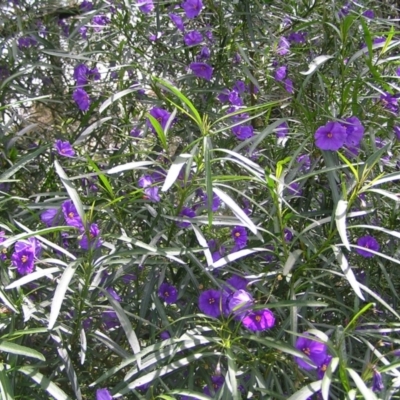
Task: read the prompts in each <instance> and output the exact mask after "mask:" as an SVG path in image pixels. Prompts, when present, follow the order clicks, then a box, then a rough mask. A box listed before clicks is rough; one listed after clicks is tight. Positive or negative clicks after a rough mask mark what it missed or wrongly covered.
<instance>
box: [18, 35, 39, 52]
mask: <svg viewBox="0 0 400 400" xmlns="http://www.w3.org/2000/svg"><path fill="white" fill-rule="evenodd" d="M36 44H37V40H36V39H35V38H34V37H32V36H26V37H21V38H19V39H18V48H19V49H20V50H23V49H27V48H28V47H32V46H35V45H36Z"/></svg>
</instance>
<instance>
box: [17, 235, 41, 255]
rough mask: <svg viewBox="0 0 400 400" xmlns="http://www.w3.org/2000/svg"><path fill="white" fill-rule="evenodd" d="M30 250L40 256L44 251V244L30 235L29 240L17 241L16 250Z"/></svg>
mask: <svg viewBox="0 0 400 400" xmlns="http://www.w3.org/2000/svg"><path fill="white" fill-rule="evenodd" d="M22 250H30V251H32V252H33V255H34V256H35V257H39V256H40V253H41V251H42V245H41V244H40V242H39V240H37V239H36V238H35V237H30V238H28V239H27V240H19V241H18V242H16V243H15V251H16V252H20V251H22Z"/></svg>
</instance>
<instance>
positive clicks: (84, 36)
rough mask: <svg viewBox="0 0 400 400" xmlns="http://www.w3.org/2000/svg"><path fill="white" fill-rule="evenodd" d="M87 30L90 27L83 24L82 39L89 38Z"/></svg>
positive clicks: (80, 30)
mask: <svg viewBox="0 0 400 400" xmlns="http://www.w3.org/2000/svg"><path fill="white" fill-rule="evenodd" d="M87 31H88V27H87V26H81V27H80V28H79V33H80V34H81V36H82V39H85V40H86V39H87Z"/></svg>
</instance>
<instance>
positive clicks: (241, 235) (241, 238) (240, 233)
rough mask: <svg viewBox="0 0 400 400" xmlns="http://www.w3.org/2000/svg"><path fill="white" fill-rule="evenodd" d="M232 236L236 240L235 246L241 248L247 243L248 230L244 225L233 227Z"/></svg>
mask: <svg viewBox="0 0 400 400" xmlns="http://www.w3.org/2000/svg"><path fill="white" fill-rule="evenodd" d="M231 234H232V238H233V240H234V241H235V248H236V249H237V250H241V249H243V248H245V247H246V245H247V232H246V228H244V227H243V226H235V227H234V228H233V229H232V233H231Z"/></svg>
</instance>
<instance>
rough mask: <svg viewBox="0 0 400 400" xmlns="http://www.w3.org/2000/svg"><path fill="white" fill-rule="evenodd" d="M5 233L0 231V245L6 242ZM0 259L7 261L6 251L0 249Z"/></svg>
mask: <svg viewBox="0 0 400 400" xmlns="http://www.w3.org/2000/svg"><path fill="white" fill-rule="evenodd" d="M5 234H6V233H5V232H4V231H0V244H1V243H3V242H5V241H6V237H5ZM0 259H2V260H3V261H4V260H6V259H7V249H6V248H4V249H1V250H0Z"/></svg>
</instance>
